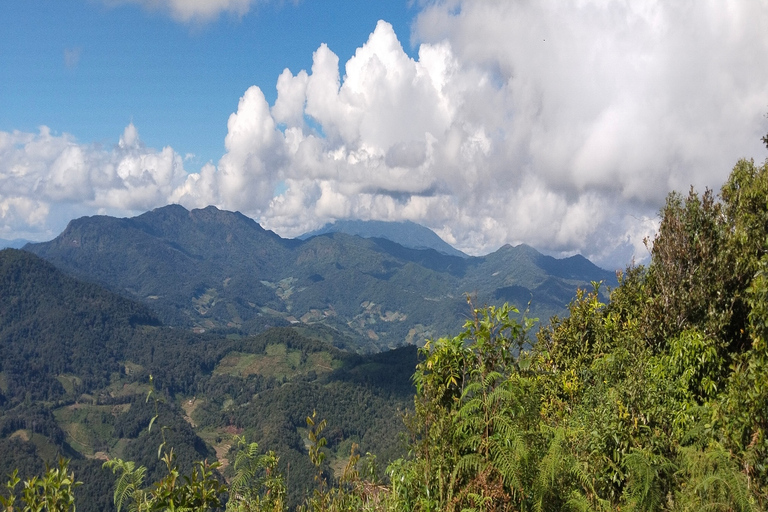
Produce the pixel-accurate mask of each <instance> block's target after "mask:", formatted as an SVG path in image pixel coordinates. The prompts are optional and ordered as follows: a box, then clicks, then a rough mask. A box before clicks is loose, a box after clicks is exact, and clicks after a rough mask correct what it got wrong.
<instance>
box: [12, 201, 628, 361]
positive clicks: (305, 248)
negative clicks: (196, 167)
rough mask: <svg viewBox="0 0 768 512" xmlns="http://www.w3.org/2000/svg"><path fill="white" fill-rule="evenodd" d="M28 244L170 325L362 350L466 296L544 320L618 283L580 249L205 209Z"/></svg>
mask: <svg viewBox="0 0 768 512" xmlns="http://www.w3.org/2000/svg"><path fill="white" fill-rule="evenodd" d="M342 227H343V225H342ZM374 227H375V228H377V229H378V231H376V230H374V229H372V230H371V232H374V231H375V232H377V233H378V234H384V233H382V230H381V229H379V228H380V225H379V226H376V225H374ZM406 227H407V228H408V231H409V232H411V233H413V232H418V230H417V229H415V228H414V227H413V226H410V225H406ZM421 230H426V228H421ZM395 231H396V230H395ZM427 231H428V230H427ZM420 232H422V233H423V232H424V231H420ZM429 232H430V233H432V232H431V231H429ZM432 234H433V235H434V233H432ZM435 236H436V235H435ZM24 249H25V250H27V251H30V252H32V253H35V254H37V255H38V256H40V257H42V258H44V259H46V260H48V261H50V262H51V263H53V264H54V265H56V266H57V267H58V268H60V269H62V270H64V271H65V272H67V273H69V274H70V275H73V276H76V277H78V278H80V279H84V280H88V281H93V282H96V283H99V284H100V285H102V286H105V287H107V288H109V289H111V290H113V291H115V292H117V293H119V294H122V295H124V296H128V297H130V298H134V299H136V300H138V301H140V302H142V303H143V304H145V305H147V306H148V307H149V308H150V309H151V310H152V311H154V312H155V314H157V315H158V317H159V318H160V319H161V320H162V321H163V322H164V323H166V324H168V325H175V326H182V327H188V328H193V329H196V330H197V331H203V330H206V329H213V328H219V329H220V328H230V329H236V330H238V331H239V332H244V333H255V332H260V331H262V330H263V329H264V328H266V327H269V326H280V325H284V326H285V325H312V324H324V325H326V326H329V327H331V328H333V329H335V330H336V331H337V332H339V333H340V334H343V335H345V336H347V337H348V338H349V339H352V340H354V346H353V347H346V348H352V349H354V350H356V351H360V352H376V351H380V350H382V349H386V348H394V347H397V346H402V345H404V344H421V343H423V341H424V340H425V339H428V338H433V337H439V336H444V335H449V334H452V333H454V332H456V330H457V328H458V326H459V324H460V323H461V322H460V321H458V322H457V319H459V320H460V319H462V318H466V317H468V315H469V314H470V308H469V307H468V306H467V297H470V298H471V300H472V302H473V304H475V305H484V304H498V303H502V302H510V303H512V304H514V305H516V306H517V307H518V308H519V309H521V310H524V309H526V308H528V313H527V314H528V316H530V317H537V318H540V319H542V320H544V321H546V320H548V319H549V318H550V317H551V316H552V315H559V314H562V313H564V311H565V308H566V305H567V304H568V303H569V302H570V300H571V299H572V298H573V297H574V295H575V293H576V290H577V288H580V287H581V288H585V287H591V284H590V283H591V282H593V281H602V282H603V283H605V284H607V285H609V286H611V285H614V284H615V283H616V277H615V275H614V274H613V273H612V272H608V271H606V270H603V269H600V268H598V267H597V266H595V265H594V264H592V263H591V262H589V261H588V260H587V259H585V258H583V257H582V256H572V257H570V258H566V259H555V258H552V257H550V256H545V255H542V254H541V253H539V252H538V251H536V250H535V249H533V248H531V247H529V246H526V245H519V246H516V247H511V246H509V245H506V246H504V247H502V248H500V249H499V250H497V251H495V252H493V253H491V254H489V255H487V256H483V257H467V256H466V255H461V256H456V255H449V254H444V253H442V252H438V250H436V249H434V248H427V249H424V248H411V247H405V246H403V245H402V244H400V243H397V242H394V241H392V240H388V239H386V238H362V237H360V236H357V235H349V234H346V233H343V232H329V233H326V234H320V235H314V236H309V237H307V238H306V239H304V240H302V239H285V238H281V237H280V236H278V235H277V234H275V233H273V232H271V231H268V230H265V229H264V228H262V227H261V226H260V225H259V224H258V223H256V222H255V221H253V220H252V219H250V218H248V217H246V216H244V215H242V214H240V213H237V212H229V211H223V210H219V209H217V208H215V207H213V206H209V207H207V208H203V209H194V210H191V211H189V210H186V209H185V208H183V207H182V206H179V205H170V206H166V207H162V208H158V209H155V210H152V211H150V212H147V213H144V214H142V215H139V216H137V217H133V218H115V217H109V216H93V217H83V218H80V219H76V220H73V221H71V222H70V223H69V225H68V226H67V228H66V229H65V230H64V231H63V232H62V233H61V234H60V235H59V236H58V237H56V238H55V239H54V240H52V241H50V242H44V243H32V244H27V245H26V246H25V247H24Z"/></svg>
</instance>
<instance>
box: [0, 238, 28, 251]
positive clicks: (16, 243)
mask: <svg viewBox="0 0 768 512" xmlns="http://www.w3.org/2000/svg"><path fill="white" fill-rule="evenodd" d="M28 243H30V241H29V240H24V239H23V238H14V239H13V240H5V239H4V238H0V249H21V248H22V247H24V246H25V245H26V244H28Z"/></svg>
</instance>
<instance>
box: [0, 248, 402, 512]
mask: <svg viewBox="0 0 768 512" xmlns="http://www.w3.org/2000/svg"><path fill="white" fill-rule="evenodd" d="M334 343H335V344H338V345H344V344H348V343H350V342H349V341H348V340H346V341H345V340H344V339H343V338H342V337H341V336H340V335H339V334H338V333H337V332H335V331H332V330H330V329H328V328H325V327H323V326H317V327H316V328H314V329H312V328H308V327H302V328H291V327H284V328H275V329H271V330H268V331H266V332H264V333H262V334H261V335H259V336H255V337H241V336H239V335H233V334H229V335H225V333H215V332H206V333H204V334H194V333H192V332H190V331H188V330H184V329H177V328H170V327H164V326H162V325H161V324H160V322H159V320H158V319H157V318H156V317H155V316H154V315H153V314H152V313H151V311H150V310H149V309H148V308H147V307H146V306H143V305H141V304H139V303H137V302H134V301H132V300H129V299H126V298H124V297H121V296H118V295H116V294H114V293H112V292H109V291H107V290H105V289H103V288H100V287H99V286H97V285H95V284H91V283H85V282H81V281H78V280H76V279H74V278H72V277H69V276H67V275H65V274H63V273H62V272H61V271H59V270H57V269H56V268H55V267H53V265H51V264H50V263H48V262H46V261H44V260H42V259H40V258H39V257H37V256H35V255H33V254H31V253H29V252H26V251H19V250H13V249H6V250H3V251H0V475H3V476H5V475H7V474H9V473H10V472H11V470H12V469H13V468H20V469H21V471H22V476H23V477H26V476H29V475H32V474H35V473H39V472H40V471H41V469H42V467H43V461H47V462H49V463H53V462H55V458H56V455H57V454H61V455H63V456H66V457H69V458H72V459H73V460H72V463H71V468H73V469H75V470H76V471H77V472H78V479H80V480H81V481H84V482H85V486H84V487H83V488H80V489H79V490H78V493H79V498H78V499H79V501H78V505H77V507H78V509H79V510H109V509H111V508H112V503H111V496H112V488H113V484H114V482H115V477H114V476H112V475H111V473H110V472H109V471H107V470H103V469H102V467H101V465H102V462H103V459H106V458H107V457H109V458H114V457H124V458H126V459H130V460H134V461H136V462H137V463H139V464H142V465H144V466H146V467H148V468H149V472H148V474H147V476H148V477H149V478H153V479H156V478H158V477H159V475H160V474H162V463H161V461H159V460H158V458H157V452H158V448H159V447H160V445H161V444H162V443H163V442H166V443H167V446H169V447H170V446H172V447H173V448H174V453H175V454H176V456H177V461H178V463H179V464H180V468H182V470H183V471H188V470H190V468H191V467H192V463H193V461H195V460H202V459H206V458H207V459H209V460H210V461H214V460H216V459H217V458H219V459H221V460H222V461H224V462H225V464H226V463H227V460H228V459H227V456H228V450H229V448H230V447H231V446H232V445H233V443H234V441H233V439H234V435H235V434H242V435H245V436H246V437H247V438H248V439H249V440H250V441H258V442H260V443H262V444H263V445H264V446H269V447H270V449H272V450H276V451H277V453H278V454H279V456H280V457H281V461H280V463H279V469H280V470H281V471H282V470H286V469H287V468H288V467H290V475H291V482H290V483H289V498H290V500H291V501H290V502H292V503H295V502H297V500H298V499H299V496H300V495H302V494H303V492H304V491H305V490H306V489H307V488H308V487H311V486H312V485H313V473H312V466H311V463H310V461H309V459H308V458H307V456H306V454H305V448H304V442H303V440H302V436H301V432H302V431H303V430H302V428H303V427H304V426H305V423H304V419H305V418H306V417H307V415H309V414H311V413H312V411H313V410H317V411H318V412H319V413H320V414H322V415H323V417H325V418H328V419H329V421H332V422H333V428H332V429H330V430H329V432H331V433H332V437H330V436H329V444H328V449H329V460H328V463H329V464H330V465H329V466H328V467H329V468H331V467H332V466H333V464H336V458H337V457H336V455H335V454H336V453H337V452H338V453H339V454H340V455H339V457H342V455H344V454H345V452H348V450H349V446H350V443H352V442H355V443H358V444H359V445H360V446H361V448H362V449H363V450H364V451H363V453H365V451H370V452H372V453H376V454H378V455H379V457H381V459H380V460H382V462H386V461H387V460H391V459H393V458H395V457H397V456H399V455H400V454H401V453H402V452H401V447H400V445H399V444H398V443H399V436H398V432H400V431H402V430H403V424H402V420H401V416H400V414H399V412H398V411H404V410H405V409H406V408H408V407H411V406H412V396H413V387H412V385H411V382H410V375H411V374H412V372H413V368H414V367H415V364H416V350H415V348H413V347H406V348H403V349H400V350H397V351H393V352H386V353H381V354H377V355H375V356H367V357H365V356H360V355H357V354H354V353H349V352H345V351H341V350H339V349H337V348H335V347H334V345H333V344H334ZM150 376H152V386H153V388H154V390H155V392H154V394H153V397H158V398H160V399H161V400H162V401H160V402H157V403H155V402H154V399H150V400H149V401H147V393H148V391H149V390H150ZM155 415H157V419H156V420H155V422H156V425H157V427H156V428H155V429H153V430H152V431H151V432H149V431H148V430H147V427H148V426H149V424H150V421H151V418H152V417H153V416H155ZM347 454H348V453H347ZM337 470H338V469H337Z"/></svg>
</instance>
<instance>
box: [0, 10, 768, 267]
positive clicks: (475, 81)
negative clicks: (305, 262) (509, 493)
mask: <svg viewBox="0 0 768 512" xmlns="http://www.w3.org/2000/svg"><path fill="white" fill-rule="evenodd" d="M766 55H768V0H754V1H751V0H750V1H738V0H736V1H730V2H659V1H656V0H638V1H636V2H635V1H633V2H625V1H622V0H558V1H556V2H554V1H553V2H547V1H542V2H530V1H527V0H509V1H503V2H500V1H498V0H402V1H387V2H381V1H372V0H371V1H363V0H358V1H354V0H336V1H328V0H326V1H323V2H320V1H312V0H296V1H288V0H61V1H56V2H52V1H41V0H5V2H4V3H3V12H2V15H0V239H14V238H26V239H30V240H44V239H50V238H53V237H55V236H56V235H57V234H58V233H60V232H61V231H62V230H63V229H64V227H65V226H66V224H67V222H69V221H70V220H71V219H73V218H76V217H79V216H82V215H94V214H108V215H117V216H130V215H136V214H140V213H142V212H144V211H146V210H149V209H152V208H157V207H160V206H164V205H166V204H169V203H179V204H182V205H183V206H185V207H187V208H199V207H204V206H207V205H211V204H212V205H215V206H217V207H219V208H223V209H228V210H237V211H241V212H242V213H244V214H246V215H248V216H250V217H252V218H254V219H255V220H257V221H258V222H259V223H261V224H262V225H263V226H265V227H266V228H268V229H272V230H274V231H276V232H277V233H279V234H280V235H282V236H287V237H293V236H298V235H300V234H302V233H304V232H307V231H311V230H313V229H316V228H318V227H320V226H322V225H324V224H326V223H327V222H331V221H334V220H336V219H363V220H367V219H373V220H385V221H386V220H391V221H401V220H410V221H413V222H417V223H420V224H422V225H425V226H427V227H430V228H431V229H433V230H434V231H435V232H436V233H438V234H439V235H440V236H441V237H443V239H445V240H446V241H448V242H449V243H451V244H453V245H455V246H456V247H457V248H459V249H461V250H463V251H465V252H468V253H471V254H483V253H488V252H490V251H492V250H495V249H497V248H498V247H500V246H501V245H503V244H507V243H509V244H513V245H514V244H519V243H527V244H529V245H532V246H534V247H536V248H538V249H539V250H542V251H545V252H547V253H549V254H553V255H557V256H560V255H562V256H567V255H571V254H574V253H581V254H584V255H585V256H587V257H588V258H590V259H592V260H593V261H595V262H597V263H598V264H600V265H603V266H604V267H606V268H621V267H624V266H625V265H627V264H628V263H630V262H631V261H633V260H634V261H643V260H645V259H646V258H647V257H648V251H647V249H646V248H645V246H644V245H643V239H644V238H645V237H651V238H652V237H653V235H654V233H655V230H656V229H657V227H658V220H659V219H658V211H659V208H660V207H661V206H662V205H663V204H664V200H665V197H666V196H667V194H668V193H669V192H670V191H672V190H678V191H687V190H688V188H689V187H690V186H694V187H695V188H696V189H698V190H703V189H704V188H705V187H709V188H713V189H716V190H717V189H718V188H719V187H720V186H721V184H722V183H723V181H724V180H725V179H726V177H727V176H728V174H729V172H730V170H731V168H732V167H733V165H734V164H735V163H736V162H737V161H738V159H740V158H754V159H755V160H757V161H760V162H761V161H763V160H764V159H765V158H766V148H765V147H764V145H763V144H762V143H761V142H760V138H761V137H762V136H763V135H765V134H766V133H767V132H768V118H766V113H768V66H766V65H765V56H766ZM284 70H287V71H284Z"/></svg>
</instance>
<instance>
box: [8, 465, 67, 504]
mask: <svg viewBox="0 0 768 512" xmlns="http://www.w3.org/2000/svg"><path fill="white" fill-rule="evenodd" d="M67 466H68V461H66V460H64V459H59V464H58V466H57V467H46V469H45V473H44V474H43V476H42V477H37V476H33V477H31V478H29V479H27V480H24V483H23V484H22V485H23V488H22V490H21V496H20V498H19V499H18V500H17V497H16V494H15V490H16V486H17V485H18V484H19V482H20V479H19V477H18V471H14V472H13V474H12V475H11V477H10V479H9V480H8V482H7V483H6V485H5V487H6V489H7V490H8V491H9V495H8V496H2V495H0V505H2V510H4V511H8V512H13V511H14V510H20V511H22V512H42V511H47V512H68V511H70V510H71V511H72V512H74V511H75V497H74V493H73V491H74V489H75V488H76V487H77V486H79V485H81V484H80V482H76V481H75V477H74V475H73V474H72V472H70V471H68V467H67ZM17 501H19V502H20V503H22V504H23V505H24V506H23V508H22V507H21V506H20V505H16V502H17Z"/></svg>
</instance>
